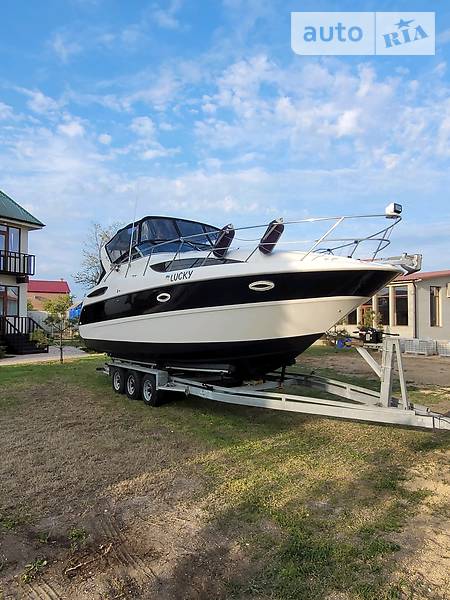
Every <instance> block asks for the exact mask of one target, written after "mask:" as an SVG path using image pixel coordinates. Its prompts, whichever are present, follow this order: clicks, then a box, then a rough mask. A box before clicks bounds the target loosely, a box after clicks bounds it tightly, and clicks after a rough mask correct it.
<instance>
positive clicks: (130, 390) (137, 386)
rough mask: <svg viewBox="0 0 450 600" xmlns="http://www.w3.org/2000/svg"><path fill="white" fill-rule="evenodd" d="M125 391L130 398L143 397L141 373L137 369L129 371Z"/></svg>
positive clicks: (137, 398) (138, 398)
mask: <svg viewBox="0 0 450 600" xmlns="http://www.w3.org/2000/svg"><path fill="white" fill-rule="evenodd" d="M125 393H126V395H127V396H128V398H130V400H140V399H141V375H140V374H139V373H138V372H137V371H128V372H127V375H126V383H125Z"/></svg>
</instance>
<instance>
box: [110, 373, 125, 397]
mask: <svg viewBox="0 0 450 600" xmlns="http://www.w3.org/2000/svg"><path fill="white" fill-rule="evenodd" d="M111 383H112V388H113V390H114V391H115V392H116V394H123V393H124V391H125V372H124V370H123V369H119V368H117V367H114V368H113V369H112V370H111Z"/></svg>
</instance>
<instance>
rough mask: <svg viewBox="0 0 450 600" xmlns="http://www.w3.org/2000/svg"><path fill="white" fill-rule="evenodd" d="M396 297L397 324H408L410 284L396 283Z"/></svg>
mask: <svg viewBox="0 0 450 600" xmlns="http://www.w3.org/2000/svg"><path fill="white" fill-rule="evenodd" d="M394 298H395V324H396V325H408V286H407V285H396V286H395V287H394Z"/></svg>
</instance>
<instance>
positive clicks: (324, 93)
mask: <svg viewBox="0 0 450 600" xmlns="http://www.w3.org/2000/svg"><path fill="white" fill-rule="evenodd" d="M308 10H309V11H348V10H358V11H374V10H376V11H403V10H404V11H420V10H422V11H429V10H435V11H436V32H437V38H436V55H435V56H393V57H384V56H337V57H332V56H323V57H319V56H317V57H315V56H310V57H307V56H300V55H297V54H295V53H294V52H293V51H292V49H291V45H290V13H291V11H308ZM0 53H1V60H0V189H2V190H3V191H4V192H6V193H7V194H8V195H10V196H11V197H12V198H14V199H15V200H16V201H17V202H19V204H21V205H22V206H24V207H25V208H27V209H28V210H29V211H30V212H31V213H32V214H34V215H35V216H36V217H38V218H39V219H40V220H42V221H43V222H44V223H46V227H45V229H44V230H42V231H37V232H32V233H31V235H30V252H33V253H35V254H36V255H37V276H38V277H40V278H45V279H52V278H55V279H56V278H61V277H62V278H66V279H68V281H69V283H70V284H71V285H72V288H73V291H74V293H75V295H81V290H80V289H79V288H77V287H76V286H74V285H73V279H72V275H73V273H75V272H76V271H77V270H78V268H79V265H80V260H81V249H82V245H83V242H84V240H85V239H86V237H87V235H88V231H89V229H90V227H91V224H92V223H93V222H98V223H101V224H102V225H105V226H106V225H109V224H111V223H116V222H122V223H124V224H126V223H128V222H130V221H132V220H133V218H134V214H135V211H136V215H137V217H142V216H145V215H152V214H153V215H155V214H163V215H171V216H179V217H187V218H193V219H199V220H203V221H206V222H210V223H212V224H214V225H218V226H222V225H225V224H226V223H230V222H231V223H233V224H234V225H235V226H240V225H245V224H252V223H260V222H261V220H262V222H266V221H269V220H271V219H272V218H276V217H279V216H284V217H285V218H291V219H292V218H297V217H300V218H301V217H305V216H324V215H338V214H361V213H373V212H376V213H379V212H383V210H384V207H385V206H386V205H387V204H388V203H390V202H392V201H395V202H400V203H401V204H402V205H403V210H404V220H403V222H402V223H401V224H400V226H399V227H398V228H397V231H396V233H395V236H394V237H395V243H394V244H393V248H392V251H393V252H396V251H399V252H403V251H407V252H422V253H423V254H424V267H425V268H426V269H429V270H431V269H440V268H447V269H449V268H450V252H449V250H450V242H449V238H450V198H449V190H450V168H449V167H450V64H448V63H449V58H450V5H448V3H447V2H443V1H442V2H435V3H430V2H419V1H416V0H409V1H407V2H406V1H404V0H397V1H396V2H395V3H394V2H392V1H386V0H385V1H382V0H379V1H378V2H364V1H363V2H347V1H336V2H330V1H321V0H315V1H314V2H311V1H302V2H300V1H299V0H298V1H295V2H294V1H291V0H279V1H278V0H167V1H163V0H159V1H158V0H156V1H150V2H147V1H145V0H141V1H139V0H130V1H128V2H124V1H122V0H40V1H39V2H38V1H37V0H31V1H29V0H3V2H2V35H1V36H0Z"/></svg>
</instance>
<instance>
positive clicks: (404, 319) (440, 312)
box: [347, 270, 450, 340]
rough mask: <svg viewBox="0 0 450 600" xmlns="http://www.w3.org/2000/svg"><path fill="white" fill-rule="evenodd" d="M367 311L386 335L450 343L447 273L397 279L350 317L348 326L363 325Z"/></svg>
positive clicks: (448, 281) (448, 279)
mask: <svg viewBox="0 0 450 600" xmlns="http://www.w3.org/2000/svg"><path fill="white" fill-rule="evenodd" d="M366 311H373V312H374V313H375V315H378V316H379V318H380V320H381V324H382V325H383V328H384V330H385V331H386V332H388V333H396V334H399V335H400V336H401V337H405V338H421V339H426V338H430V339H433V340H450V270H449V271H431V272H423V273H421V272H419V273H413V274H412V275H404V276H401V277H397V278H396V279H395V280H394V281H393V282H392V283H390V284H389V285H388V286H387V287H385V288H384V289H382V290H381V291H380V292H378V294H376V295H375V296H374V297H373V298H372V299H371V300H370V301H369V302H367V303H366V304H364V305H362V306H360V307H359V308H358V309H357V310H356V311H354V312H353V313H351V314H350V315H349V316H348V318H347V323H348V325H357V324H360V323H363V322H364V314H365V312H366Z"/></svg>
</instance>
